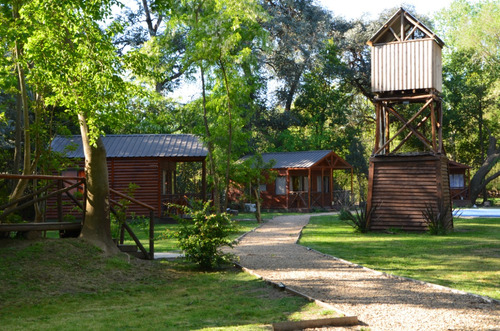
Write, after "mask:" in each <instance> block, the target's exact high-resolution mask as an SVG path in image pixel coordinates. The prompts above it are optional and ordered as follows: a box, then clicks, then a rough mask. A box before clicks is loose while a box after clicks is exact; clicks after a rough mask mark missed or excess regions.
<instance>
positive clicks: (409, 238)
mask: <svg viewBox="0 0 500 331" xmlns="http://www.w3.org/2000/svg"><path fill="white" fill-rule="evenodd" d="M454 221H455V230H454V232H452V233H450V234H448V235H446V236H431V235H429V234H417V233H401V232H397V233H394V234H389V233H368V234H361V233H355V232H354V231H353V229H352V228H351V227H350V226H348V225H345V224H344V223H343V222H341V221H340V220H339V219H338V216H318V217H312V218H311V221H310V223H309V225H307V227H306V228H305V229H304V231H303V235H302V237H301V239H300V244H302V245H304V246H307V247H310V248H313V249H316V250H318V251H321V252H323V253H326V254H329V255H333V256H336V257H339V258H342V259H345V260H348V261H351V262H354V263H357V264H360V265H363V266H366V267H369V268H372V269H375V270H379V271H383V272H387V273H391V274H395V275H400V276H404V277H410V278H415V279H419V280H423V281H427V282H431V283H435V284H440V285H444V286H448V287H452V288H455V289H459V290H463V291H467V292H472V293H476V294H480V295H485V296H489V297H491V298H494V299H497V300H500V219H498V218H497V219H492V218H477V219H460V218H458V219H455V220H454Z"/></svg>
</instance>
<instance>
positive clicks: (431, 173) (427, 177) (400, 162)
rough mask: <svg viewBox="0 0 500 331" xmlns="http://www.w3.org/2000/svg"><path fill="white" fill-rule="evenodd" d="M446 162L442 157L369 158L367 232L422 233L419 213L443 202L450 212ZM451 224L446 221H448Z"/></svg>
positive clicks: (423, 227)
mask: <svg viewBox="0 0 500 331" xmlns="http://www.w3.org/2000/svg"><path fill="white" fill-rule="evenodd" d="M449 187H450V186H449V175H448V160H447V159H446V157H444V156H412V157H408V156H378V157H372V158H371V159H370V181H369V187H368V191H369V192H368V204H369V206H370V205H371V206H375V208H376V209H375V211H374V212H373V214H372V216H371V219H370V229H371V230H387V229H390V228H396V229H403V230H410V231H426V230H427V225H426V223H425V220H424V217H423V215H422V211H423V210H424V209H425V208H426V204H431V205H432V206H433V208H436V209H435V210H437V208H438V202H439V201H443V202H444V205H445V207H446V208H449V210H451V200H450V188H449ZM448 221H449V222H452V219H451V218H450V219H449V220H448Z"/></svg>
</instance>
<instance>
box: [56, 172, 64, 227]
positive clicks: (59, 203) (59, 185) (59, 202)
mask: <svg viewBox="0 0 500 331" xmlns="http://www.w3.org/2000/svg"><path fill="white" fill-rule="evenodd" d="M62 188H63V180H62V179H58V180H57V189H58V190H61V189H62ZM57 219H58V221H59V222H62V221H63V210H62V193H59V194H57Z"/></svg>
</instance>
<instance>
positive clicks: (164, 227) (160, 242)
mask: <svg viewBox="0 0 500 331" xmlns="http://www.w3.org/2000/svg"><path fill="white" fill-rule="evenodd" d="M236 222H237V223H238V232H236V233H234V234H233V235H232V236H231V238H232V239H236V238H238V237H239V236H241V235H242V234H244V233H246V232H248V231H251V230H253V229H254V228H256V227H257V226H258V225H259V224H258V223H257V221H254V220H252V221H236ZM179 226H180V225H179V224H156V225H155V238H156V240H155V252H172V251H177V250H179V248H178V247H177V239H174V238H169V237H168V236H167V233H168V231H176V230H177V229H178V228H179ZM132 229H133V230H134V233H135V234H136V235H137V237H139V239H140V240H141V243H142V244H143V245H144V247H145V248H146V250H147V249H148V247H149V246H148V245H149V239H148V238H149V232H148V231H149V230H148V228H140V227H137V226H132ZM125 239H126V240H125V242H124V243H125V244H133V241H132V239H131V238H130V237H129V236H128V235H126V237H125Z"/></svg>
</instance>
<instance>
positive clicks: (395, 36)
mask: <svg viewBox="0 0 500 331" xmlns="http://www.w3.org/2000/svg"><path fill="white" fill-rule="evenodd" d="M389 31H391V32H392V35H393V36H394V38H396V40H397V41H401V39H399V37H398V35H397V33H396V32H394V30H393V29H392V28H391V27H389Z"/></svg>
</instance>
